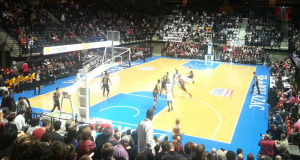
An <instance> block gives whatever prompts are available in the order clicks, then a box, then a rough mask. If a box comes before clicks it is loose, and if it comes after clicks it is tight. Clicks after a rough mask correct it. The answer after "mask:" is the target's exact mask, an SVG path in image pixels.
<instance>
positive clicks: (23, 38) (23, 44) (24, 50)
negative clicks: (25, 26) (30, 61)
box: [21, 36, 26, 54]
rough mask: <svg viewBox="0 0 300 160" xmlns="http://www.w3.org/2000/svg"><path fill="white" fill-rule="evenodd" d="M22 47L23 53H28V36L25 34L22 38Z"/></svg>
mask: <svg viewBox="0 0 300 160" xmlns="http://www.w3.org/2000/svg"><path fill="white" fill-rule="evenodd" d="M21 47H22V54H26V38H25V36H23V37H22V38H21Z"/></svg>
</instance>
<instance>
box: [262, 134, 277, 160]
mask: <svg viewBox="0 0 300 160" xmlns="http://www.w3.org/2000/svg"><path fill="white" fill-rule="evenodd" d="M259 145H260V146H261V151H262V155H268V156H271V157H272V156H273V147H274V141H273V140H272V139H271V137H270V135H269V134H266V135H264V136H263V139H262V140H261V141H260V142H259Z"/></svg>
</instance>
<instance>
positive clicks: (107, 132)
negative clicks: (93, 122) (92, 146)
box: [96, 127, 118, 159]
mask: <svg viewBox="0 0 300 160" xmlns="http://www.w3.org/2000/svg"><path fill="white" fill-rule="evenodd" d="M111 136H112V133H111V129H110V127H105V128H104V129H103V130H102V134H100V135H98V136H97V138H96V146H97V152H96V156H97V159H102V156H101V148H102V145H103V144H105V143H107V142H109V143H111V144H112V145H113V146H116V145H117V144H118V143H117V142H115V141H112V140H111Z"/></svg>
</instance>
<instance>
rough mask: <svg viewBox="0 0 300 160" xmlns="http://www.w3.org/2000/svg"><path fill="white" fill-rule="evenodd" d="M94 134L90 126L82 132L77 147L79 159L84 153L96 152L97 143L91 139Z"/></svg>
mask: <svg viewBox="0 0 300 160" xmlns="http://www.w3.org/2000/svg"><path fill="white" fill-rule="evenodd" d="M91 136H92V132H91V129H90V127H85V128H84V129H83V131H82V133H81V141H80V142H79V144H78V147H77V160H78V159H80V158H81V157H82V156H84V155H90V154H91V153H92V152H94V149H95V148H96V147H95V144H94V142H93V141H91V140H90V137H91Z"/></svg>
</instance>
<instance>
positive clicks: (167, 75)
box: [160, 72, 169, 96]
mask: <svg viewBox="0 0 300 160" xmlns="http://www.w3.org/2000/svg"><path fill="white" fill-rule="evenodd" d="M168 77H169V72H167V73H166V74H165V75H164V76H163V78H162V79H161V92H162V91H163V90H165V89H166V83H167V79H169V78H168ZM161 92H160V96H161Z"/></svg>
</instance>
